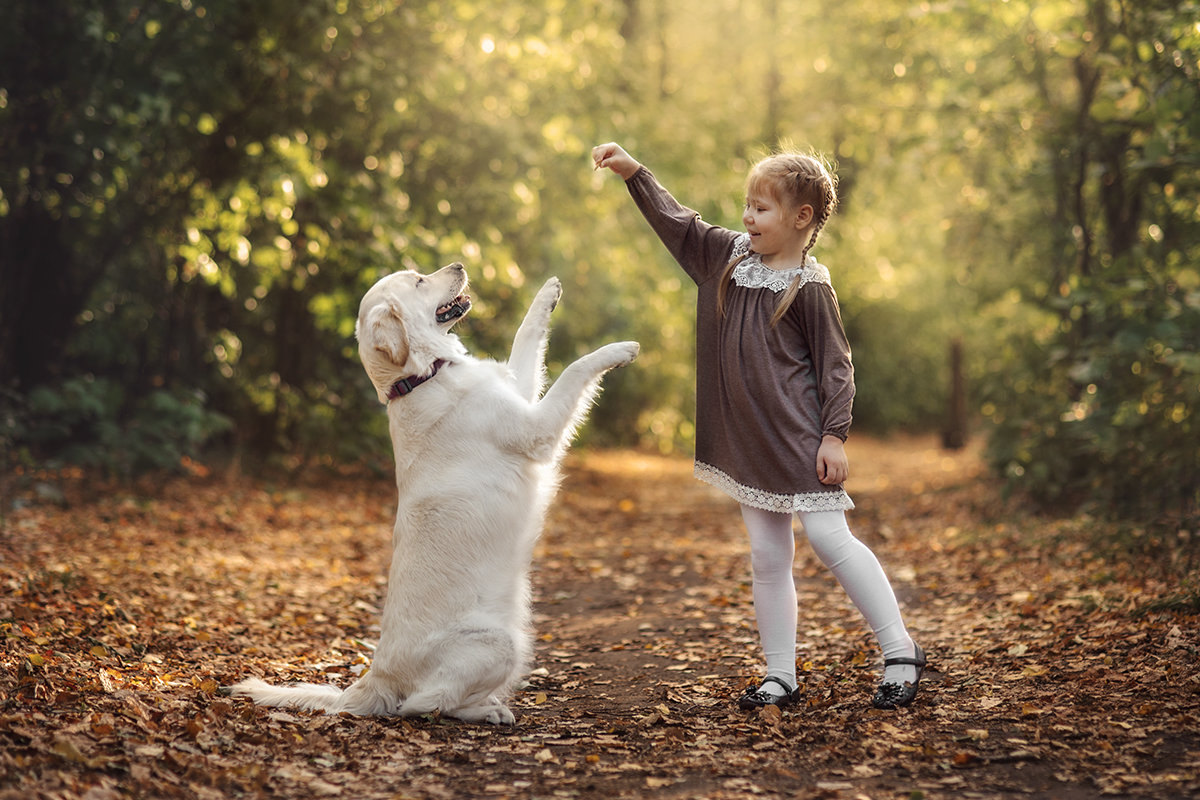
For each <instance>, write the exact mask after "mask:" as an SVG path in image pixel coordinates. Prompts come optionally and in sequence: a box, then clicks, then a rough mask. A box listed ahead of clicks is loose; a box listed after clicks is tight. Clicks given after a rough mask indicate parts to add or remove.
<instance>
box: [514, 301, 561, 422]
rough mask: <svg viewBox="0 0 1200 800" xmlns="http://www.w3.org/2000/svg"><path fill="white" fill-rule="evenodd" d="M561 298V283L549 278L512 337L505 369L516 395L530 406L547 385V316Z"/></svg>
mask: <svg viewBox="0 0 1200 800" xmlns="http://www.w3.org/2000/svg"><path fill="white" fill-rule="evenodd" d="M560 297H562V283H561V282H560V281H559V280H558V278H550V280H548V281H546V283H545V284H543V285H542V288H541V289H539V290H538V293H537V296H536V297H534V298H533V303H531V304H530V306H529V310H528V311H527V312H525V319H523V320H522V321H521V327H519V328H517V335H516V336H515V337H513V346H512V354H511V355H510V356H509V358H508V367H509V369H510V370H512V374H513V376H514V378H515V379H516V382H517V391H518V392H519V393H520V395H521V396H522V397H524V398H526V399H527V400H529V401H530V402H532V401H534V400H537V399H538V396H539V395H540V394H541V393H542V389H543V388H544V387H545V385H546V364H545V359H546V340H547V338H548V336H549V333H550V312H551V311H553V310H554V307H555V306H556V305H558V299H559V298H560Z"/></svg>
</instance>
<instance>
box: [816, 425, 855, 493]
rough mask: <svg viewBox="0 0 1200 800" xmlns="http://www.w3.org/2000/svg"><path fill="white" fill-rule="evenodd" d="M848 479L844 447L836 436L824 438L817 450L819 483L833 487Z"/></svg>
mask: <svg viewBox="0 0 1200 800" xmlns="http://www.w3.org/2000/svg"><path fill="white" fill-rule="evenodd" d="M849 477H850V461H849V459H847V458H846V446H845V445H843V444H842V440H841V439H839V438H837V437H836V436H825V437H822V439H821V446H820V448H818V449H817V478H818V479H820V481H821V483H824V484H826V485H828V486H834V485H836V484H839V483H844V482H845V480H846V478H849Z"/></svg>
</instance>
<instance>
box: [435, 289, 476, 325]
mask: <svg viewBox="0 0 1200 800" xmlns="http://www.w3.org/2000/svg"><path fill="white" fill-rule="evenodd" d="M470 310H471V296H470V295H465V294H460V295H459V296H458V297H456V298H454V299H453V300H451V301H450V302H449V303H446V305H444V306H439V307H438V310H437V312H436V314H437V321H438V324H441V323H444V322H450V321H451V320H455V319H458V318H459V317H461V316H462V315H463V314H466V313H467V312H468V311H470Z"/></svg>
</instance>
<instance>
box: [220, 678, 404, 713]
mask: <svg viewBox="0 0 1200 800" xmlns="http://www.w3.org/2000/svg"><path fill="white" fill-rule="evenodd" d="M375 683H376V682H375V681H374V680H372V679H371V673H369V672H368V673H367V674H366V675H364V676H362V677H361V678H359V679H358V681H356V682H355V683H354V685H352V686H351V687H350V688H348V689H346V690H345V691H343V690H341V689H339V688H337V687H336V686H330V685H329V684H320V683H293V684H289V685H287V686H273V685H271V684H269V683H267V682H266V681H262V680H259V679H258V678H247V679H246V680H244V681H241V682H240V683H235V684H234V685H233V686H231V687H229V693H230V694H231V695H232V696H234V697H249V698H250V699H251V700H253V701H254V702H255V703H257V704H258V705H260V706H272V707H275V708H296V709H300V710H302V711H325V712H327V713H338V712H341V711H346V712H349V713H351V714H356V715H359V716H377V715H388V714H394V713H396V709H397V706H398V698H392V697H389V696H387V695H386V693H384V692H381V691H379V690H378V689H377V687H376V686H375Z"/></svg>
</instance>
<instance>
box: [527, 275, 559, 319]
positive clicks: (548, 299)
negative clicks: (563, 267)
mask: <svg viewBox="0 0 1200 800" xmlns="http://www.w3.org/2000/svg"><path fill="white" fill-rule="evenodd" d="M560 298H562V281H560V280H559V279H558V278H556V277H554V276H551V277H550V278H549V279H547V281H546V282H545V283H543V284H542V288H541V289H538V293H537V297H535V298H534V299H533V302H534V304H535V305H539V306H540V305H545V306H546V312H547V313H549V312H551V311H553V310H554V309H555V307H557V306H558V301H559V299H560Z"/></svg>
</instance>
